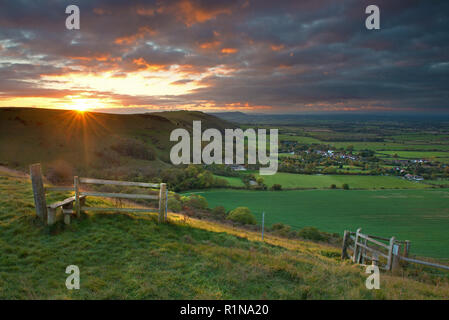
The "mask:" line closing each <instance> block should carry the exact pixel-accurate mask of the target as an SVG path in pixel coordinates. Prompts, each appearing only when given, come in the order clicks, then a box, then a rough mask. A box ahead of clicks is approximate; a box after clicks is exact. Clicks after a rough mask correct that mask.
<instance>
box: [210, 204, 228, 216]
mask: <svg viewBox="0 0 449 320" xmlns="http://www.w3.org/2000/svg"><path fill="white" fill-rule="evenodd" d="M212 215H214V216H215V217H219V218H224V217H226V209H225V207H223V206H218V207H215V208H213V209H212Z"/></svg>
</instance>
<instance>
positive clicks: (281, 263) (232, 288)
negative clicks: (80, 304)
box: [0, 176, 449, 299]
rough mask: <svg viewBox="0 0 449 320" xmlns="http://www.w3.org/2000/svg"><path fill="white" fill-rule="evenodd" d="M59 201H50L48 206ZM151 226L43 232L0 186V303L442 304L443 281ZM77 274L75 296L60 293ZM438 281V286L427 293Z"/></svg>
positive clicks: (228, 230) (247, 235) (320, 250)
mask: <svg viewBox="0 0 449 320" xmlns="http://www.w3.org/2000/svg"><path fill="white" fill-rule="evenodd" d="M64 196H65V195H50V199H51V200H50V201H54V200H59V199H62V198H63V197H64ZM170 220H171V222H170V223H169V224H158V223H157V222H156V221H155V218H154V217H153V216H152V215H142V216H134V215H126V214H113V213H110V214H88V215H86V216H83V217H82V218H81V219H74V220H73V221H72V224H71V225H70V226H64V225H63V224H61V223H60V222H58V224H57V225H56V226H55V227H53V228H51V229H48V228H47V227H42V226H41V224H40V223H39V222H38V221H36V218H35V214H34V208H33V200H32V192H31V187H30V183H29V182H28V180H25V179H16V178H11V177H4V176H0V252H1V259H0V299H448V297H449V283H448V281H447V279H446V278H443V279H438V280H436V279H434V280H432V279H433V278H430V280H429V278H427V280H426V281H427V282H426V283H420V282H418V281H415V280H413V279H407V278H402V277H395V276H393V275H389V274H383V275H382V277H381V288H382V289H381V290H367V289H366V288H365V280H366V274H365V273H364V270H363V268H358V267H354V266H352V265H351V264H350V263H349V262H340V260H339V248H332V247H329V246H324V245H320V244H315V243H311V242H301V241H293V240H287V239H281V238H276V237H273V236H270V235H267V236H266V239H265V243H262V242H260V241H257V239H258V238H259V235H258V234H257V233H254V232H250V231H245V230H241V229H238V228H232V227H230V226H226V225H220V224H217V223H211V222H207V221H203V220H195V219H190V220H188V221H187V223H182V222H180V219H179V217H177V216H174V215H170ZM72 264H74V265H77V266H78V267H79V268H80V273H81V289H80V290H67V289H66V287H65V280H66V277H67V276H68V275H67V274H65V269H66V267H67V266H68V265H72ZM435 281H438V286H435V283H436V282H435Z"/></svg>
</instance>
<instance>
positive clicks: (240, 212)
mask: <svg viewBox="0 0 449 320" xmlns="http://www.w3.org/2000/svg"><path fill="white" fill-rule="evenodd" d="M227 219H229V220H232V221H235V222H239V223H242V224H256V223H257V221H256V217H255V216H254V215H253V214H252V213H251V211H250V210H249V208H247V207H238V208H235V209H234V210H232V211H231V212H229V214H228V217H227Z"/></svg>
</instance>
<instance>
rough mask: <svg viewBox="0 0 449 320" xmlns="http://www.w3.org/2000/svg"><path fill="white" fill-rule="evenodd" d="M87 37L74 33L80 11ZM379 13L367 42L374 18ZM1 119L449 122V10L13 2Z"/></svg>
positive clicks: (311, 3) (359, 1) (0, 3)
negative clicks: (265, 117)
mask: <svg viewBox="0 0 449 320" xmlns="http://www.w3.org/2000/svg"><path fill="white" fill-rule="evenodd" d="M71 4H74V5H77V6H78V7H79V9H80V22H81V23H80V30H68V29H67V28H66V26H65V21H66V18H67V17H68V14H66V13H65V8H66V7H67V6H68V5H71ZM370 4H375V5H377V6H378V7H379V8H380V30H368V29H367V28H366V27H365V19H366V18H367V17H368V14H366V13H365V8H366V7H367V6H368V5H370ZM0 8H1V9H0V107H41V108H61V109H88V110H97V111H115V112H125V113H126V112H148V111H162V110H180V109H187V110H199V111H242V112H258V113H301V112H383V113H388V112H427V113H449V19H448V14H449V1H444V0H441V1H439V0H427V1H423V0H416V1H415V0H404V1H400V0H370V1H365V0H338V1H335V0H290V1H282V0H277V1H261V0H237V1H234V0H226V1H215V0H204V1H194V0H173V1H171V0H167V1H129V0H128V1H118V0H108V1H106V0H99V1H95V0H86V1H75V0H70V1H58V0H53V1H51V0H49V1H41V0H29V1H26V0H0Z"/></svg>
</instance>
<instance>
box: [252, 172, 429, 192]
mask: <svg viewBox="0 0 449 320" xmlns="http://www.w3.org/2000/svg"><path fill="white" fill-rule="evenodd" d="M250 172H252V173H256V171H250ZM262 177H263V179H264V183H265V184H266V185H267V186H268V187H271V186H272V185H273V184H275V183H278V184H280V185H282V188H284V189H323V188H330V186H331V184H335V185H336V186H337V188H341V186H342V184H344V183H347V184H348V185H349V187H350V188H351V189H381V188H384V189H425V188H429V186H428V185H425V184H422V183H419V182H413V181H408V180H405V179H402V178H399V177H393V176H368V175H316V174H315V175H307V174H296V173H285V172H278V173H276V174H275V175H272V176H262Z"/></svg>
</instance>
